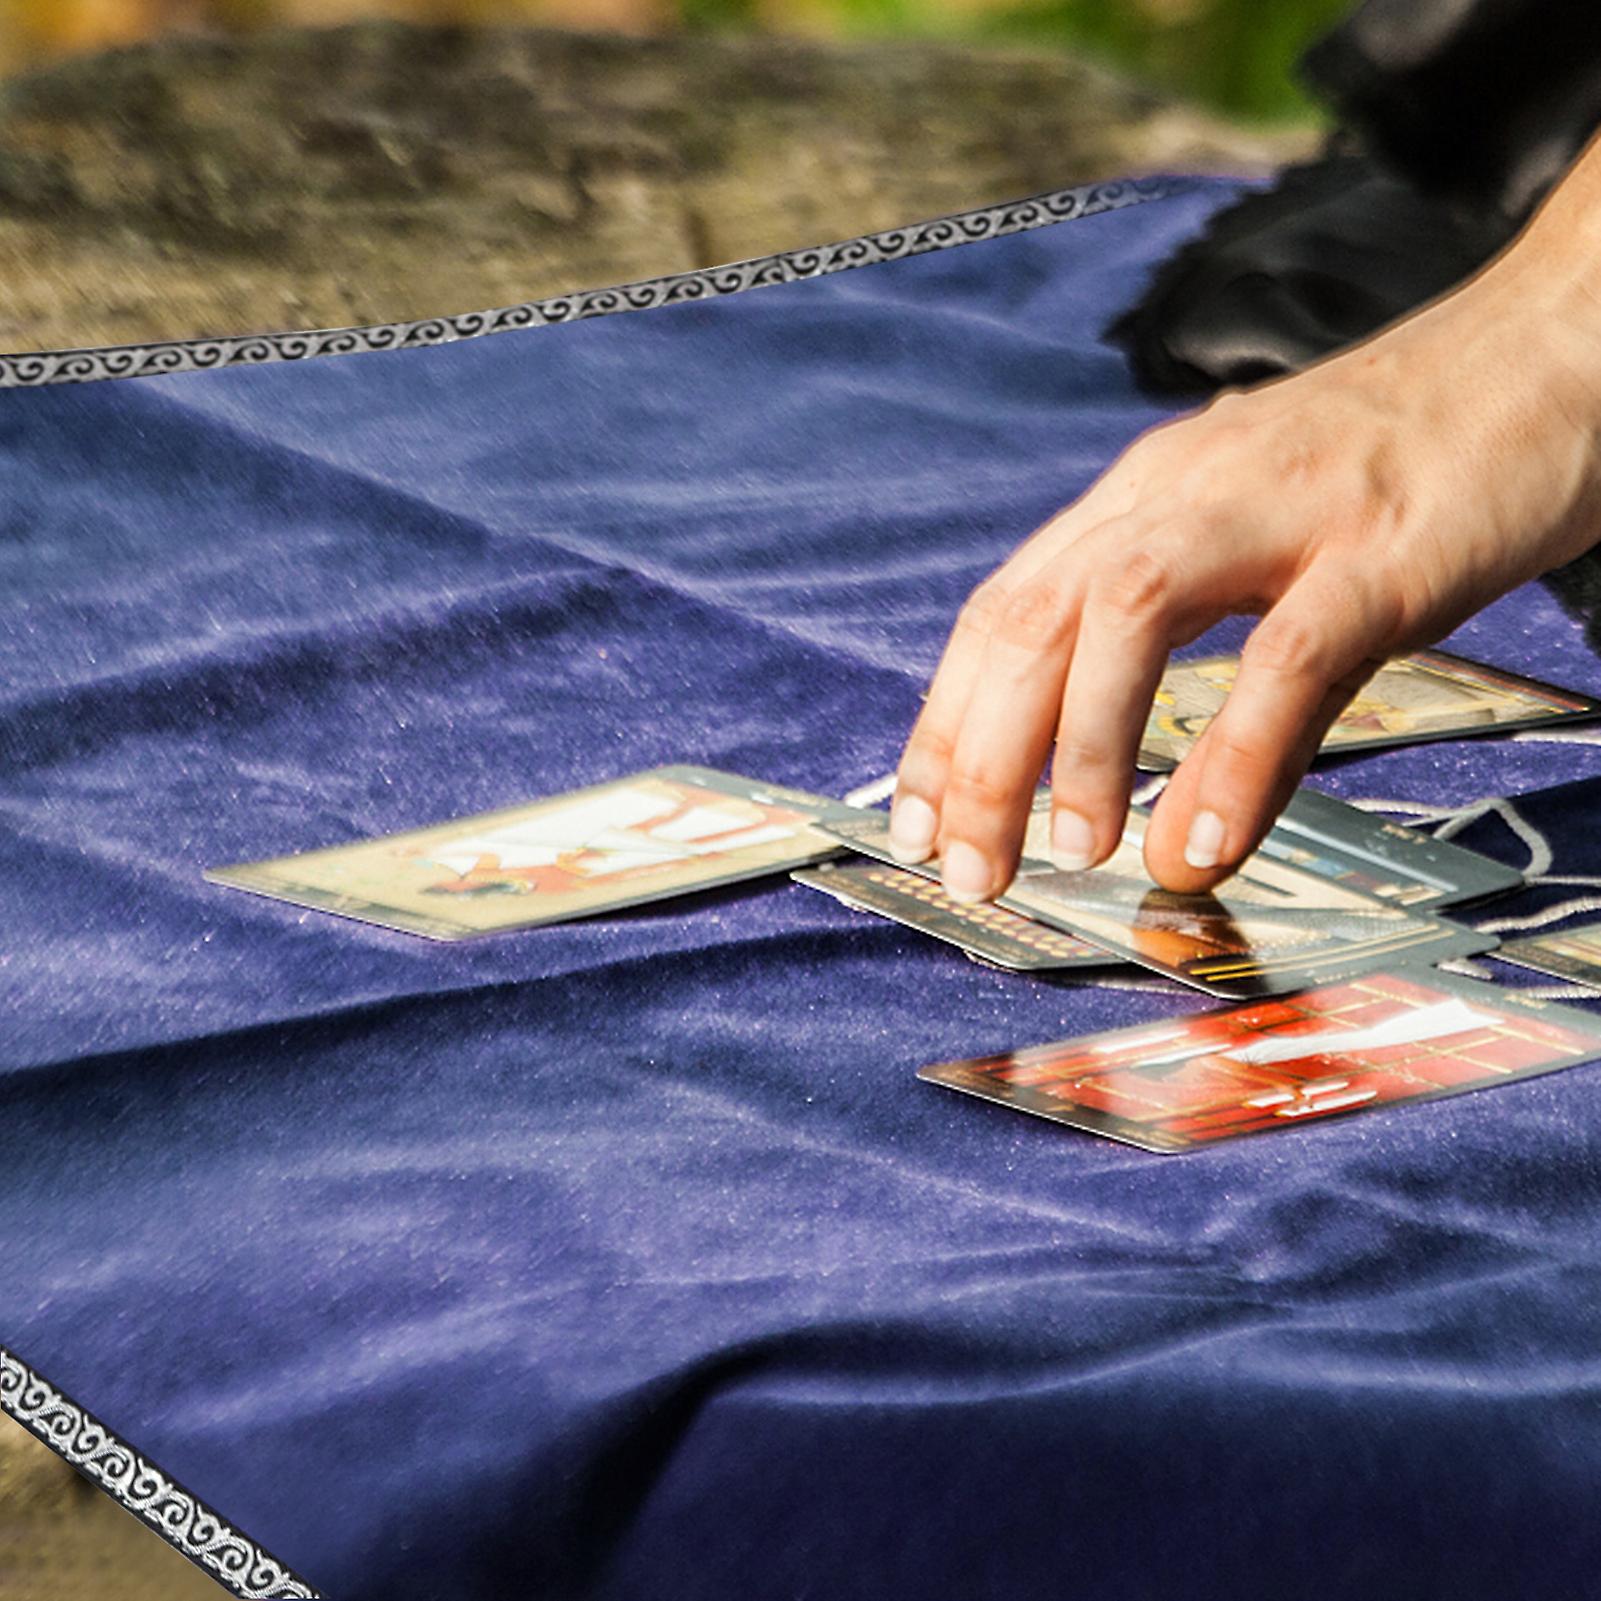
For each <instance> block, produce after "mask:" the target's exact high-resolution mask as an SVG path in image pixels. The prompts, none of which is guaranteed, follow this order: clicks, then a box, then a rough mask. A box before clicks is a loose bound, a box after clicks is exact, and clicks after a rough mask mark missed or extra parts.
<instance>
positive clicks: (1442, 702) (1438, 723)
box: [1139, 650, 1601, 773]
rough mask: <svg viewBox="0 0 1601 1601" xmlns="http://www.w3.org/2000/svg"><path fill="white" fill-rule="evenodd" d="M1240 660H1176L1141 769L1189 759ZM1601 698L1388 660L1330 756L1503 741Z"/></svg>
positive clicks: (1513, 676) (1463, 666) (1566, 717)
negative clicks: (1492, 738)
mask: <svg viewBox="0 0 1601 1601" xmlns="http://www.w3.org/2000/svg"><path fill="white" fill-rule="evenodd" d="M1239 665H1240V659H1239V657H1238V656H1205V657H1199V658H1197V659H1195V660H1192V661H1184V662H1174V663H1172V664H1171V665H1170V666H1169V667H1168V670H1167V671H1166V672H1165V673H1164V674H1163V675H1162V683H1161V687H1160V688H1159V689H1158V690H1157V692H1156V700H1155V703H1154V704H1153V705H1152V707H1151V715H1150V719H1149V721H1148V722H1147V723H1146V727H1145V737H1144V738H1143V739H1142V740H1141V742H1140V756H1139V765H1140V766H1141V767H1142V768H1144V769H1145V770H1146V771H1147V772H1158V773H1159V772H1165V771H1166V770H1167V769H1169V768H1171V767H1176V766H1177V765H1178V763H1179V762H1180V761H1182V760H1183V759H1184V757H1185V756H1186V755H1188V754H1189V751H1190V749H1191V747H1192V746H1193V745H1194V744H1195V742H1196V740H1197V739H1199V738H1200V737H1201V734H1202V732H1203V731H1204V730H1205V728H1206V725H1207V724H1208V723H1210V722H1211V721H1212V719H1213V718H1214V717H1215V716H1216V715H1217V714H1218V712H1219V711H1220V710H1221V709H1222V706H1223V702H1224V700H1225V699H1226V698H1227V696H1228V692H1229V690H1230V688H1231V687H1232V686H1233V683H1234V677H1235V674H1236V673H1237V672H1238V671H1239ZM1598 711H1601V700H1597V699H1595V698H1594V697H1592V696H1589V695H1583V694H1580V693H1578V692H1577V691H1575V690H1569V689H1558V688H1557V687H1556V686H1554V685H1552V684H1542V683H1540V682H1539V681H1538V680H1537V679H1533V678H1524V677H1522V676H1520V675H1519V674H1517V673H1509V672H1506V671H1504V670H1503V669H1502V668H1499V667H1487V666H1485V665H1484V664H1483V663H1481V662H1470V661H1468V660H1466V659H1465V658H1464V657H1461V656H1453V655H1450V654H1449V653H1448V652H1446V651H1443V650H1420V651H1417V652H1416V653H1415V654H1413V655H1411V656H1399V657H1397V658H1396V659H1395V660H1394V661H1391V662H1387V663H1386V664H1385V665H1384V666H1383V667H1381V668H1380V669H1379V671H1378V672H1377V673H1376V674H1374V676H1373V678H1372V679H1371V680H1369V682H1368V684H1367V686H1366V687H1365V688H1364V689H1363V690H1362V691H1361V693H1360V694H1359V695H1357V697H1356V699H1355V700H1353V701H1352V702H1351V704H1350V705H1349V706H1347V707H1346V709H1345V710H1344V711H1343V712H1341V713H1340V716H1339V718H1338V720H1337V721H1336V722H1335V724H1334V726H1333V727H1332V728H1331V729H1330V730H1329V731H1328V733H1327V734H1326V735H1325V736H1324V738H1323V744H1322V747H1321V750H1322V753H1323V754H1330V753H1334V752H1341V753H1343V752H1346V751H1356V750H1379V749H1383V748H1385V747H1387V746H1391V745H1415V744H1419V743H1421V742H1423V741H1425V740H1431V739H1460V738H1462V737H1464V736H1466V735H1469V734H1503V733H1508V732H1510V731H1512V730H1513V729H1518V728H1533V727H1536V726H1538V725H1540V724H1543V723H1558V722H1567V721H1570V720H1572V719H1576V718H1582V717H1593V716H1595V715H1596V713H1597V712H1598Z"/></svg>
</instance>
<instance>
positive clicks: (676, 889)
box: [206, 767, 854, 940]
mask: <svg viewBox="0 0 1601 1601" xmlns="http://www.w3.org/2000/svg"><path fill="white" fill-rule="evenodd" d="M852 815H854V814H853V813H852V812H851V811H850V809H849V808H848V807H846V806H844V805H843V804H841V803H840V802H838V801H831V800H827V799H825V798H823V797H822V796H818V795H807V794H804V793H802V792H800V791H798V790H790V789H783V788H781V787H779V786H778V785H774V784H763V783H759V782H758V781H756V780H755V779H749V778H741V777H738V776H737V775H735V774H732V773H720V772H715V771H713V770H712V769H710V768H705V767H659V768H656V769H654V770H653V771H650V772H645V773H637V774H635V775H633V776H632V777H629V778H621V779H617V780H615V781H613V782H612V783H609V784H597V785H596V786H594V787H593V788H591V789H582V790H575V791H573V792H572V793H570V794H566V795H557V796H553V797H551V798H550V799H548V800H542V801H534V802H532V803H530V804H528V805H525V806H514V807H510V808H508V809H507V810H505V811H499V812H487V813H483V814H481V815H479V816H476V817H464V818H460V819H458V820H457V821H455V822H452V823H441V824H437V825H435V826H433V827H431V828H422V829H417V830H415V831H413V832H410V833H405V834H391V835H387V836H385V837H383V838H380V839H372V840H363V841H360V842H358V843H356V844H353V845H336V846H334V847H332V848H331V849H328V850H319V851H308V852H306V853H304V854H302V855H298V856H284V857H279V858H277V859H276V860H273V861H266V862H251V863H245V864H242V865H239V866H233V867H221V868H215V869H212V870H209V871H208V872H207V873H206V877H207V878H208V879H210V880H211V881H212V882H213V883H217V884H226V885H230V886H232V887H234V888H237V889H245V890H250V891H252V892H254V893H255V894H258V895H267V896H270V897H272V898H274V899H276V900H284V901H291V902H293V903H294V904H296V905H298V906H309V907H312V908H314V909H316V910H318V911H324V912H335V913H338V914H339V915H340V916H342V917H352V918H356V919H358V920H360V921H362V922H366V923H376V924H378V925H380V926H381V927H384V928H394V929H400V930H402V931H404V932H406V933H411V934H423V935H426V936H428V937H429V938H431V939H443V940H454V939H467V938H470V937H472V936H474V935H478V934H490V933H496V932H498V931H500V930H503V929H512V928H532V927H535V926H536V925H539V924H545V923H556V922H562V921H565V920H567V919H569V918H575V917H587V916H589V915H591V914H593V913H596V912H603V911H615V910H618V909H619V908H622V907H625V906H637V905H640V904H641V903H643V902H646V901H654V900H660V899H663V898H664V897H666V896H670V895H681V894H685V893H688V892H690V891H693V890H701V889H709V888H712V887H714V886H716V885H721V884H733V883H738V882H739V881H740V880H742V879H747V878H755V877H758V876H761V875H763V874H767V873H777V872H784V871H787V870H788V869H789V868H792V867H798V866H801V865H803V864H805V863H807V862H818V861H822V860H824V859H825V858H826V857H829V856H833V855H836V854H837V853H838V851H839V842H838V841H837V840H834V839H832V838H830V837H829V836H827V835H825V834H823V833H821V832H819V831H818V830H817V829H816V828H815V827H814V824H815V823H817V822H818V820H819V819H822V818H840V817H848V816H852Z"/></svg>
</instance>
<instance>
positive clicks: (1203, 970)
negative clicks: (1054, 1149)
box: [825, 807, 1497, 1000]
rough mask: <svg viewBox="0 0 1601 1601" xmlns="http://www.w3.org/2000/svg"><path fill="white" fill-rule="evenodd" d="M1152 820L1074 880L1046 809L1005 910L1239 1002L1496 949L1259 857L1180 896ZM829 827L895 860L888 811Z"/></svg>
mask: <svg viewBox="0 0 1601 1601" xmlns="http://www.w3.org/2000/svg"><path fill="white" fill-rule="evenodd" d="M1146 819H1147V814H1146V813H1144V812H1143V811H1141V810H1140V809H1139V808H1137V807H1136V808H1134V809H1132V810H1131V811H1130V813H1129V820H1128V825H1127V828H1126V830H1125V833H1124V837H1123V842H1122V844H1121V845H1120V846H1119V848H1118V850H1117V851H1116V852H1115V853H1114V854H1113V856H1112V857H1111V859H1110V860H1109V861H1107V862H1104V863H1102V864H1101V866H1099V867H1094V868H1091V869H1089V870H1088V871H1087V872H1080V873H1064V872H1061V871H1060V870H1058V869H1057V868H1056V867H1054V866H1053V865H1052V864H1051V863H1050V861H1049V860H1047V859H1046V857H1045V837H1046V832H1047V829H1048V827H1049V819H1048V814H1047V813H1046V811H1045V810H1044V809H1043V808H1037V809H1036V810H1035V812H1034V813H1033V815H1032V817H1031V818H1030V820H1029V828H1028V833H1027V835H1026V836H1025V838H1024V842H1023V857H1022V862H1021V864H1020V866H1019V868H1018V873H1017V877H1016V878H1015V879H1013V881H1012V884H1011V886H1010V888H1009V889H1008V890H1007V891H1006V893H1005V894H1004V895H1002V896H1000V897H999V904H1000V905H1001V906H1004V907H1007V908H1009V909H1010V910H1012V911H1017V912H1022V913H1023V914H1024V915H1025V916H1028V917H1032V918H1034V919H1036V920H1037V921H1039V922H1042V923H1046V924H1048V925H1049V926H1051V927H1052V928H1059V929H1061V930H1062V931H1063V932H1064V933H1067V934H1072V935H1074V936H1075V937H1076V938H1078V939H1082V940H1085V941H1087V942H1088V943H1089V944H1091V945H1095V946H1098V947H1099V948H1100V949H1102V950H1104V951H1106V952H1107V953H1108V954H1110V955H1113V956H1116V957H1119V958H1121V959H1122V960H1124V961H1130V962H1137V963H1139V964H1140V966H1142V967H1148V968H1150V969H1151V970H1152V971H1153V972H1157V973H1161V974H1162V975H1164V976H1165V977H1167V978H1172V979H1176V980H1177V981H1178V982H1179V983H1181V984H1187V985H1190V986H1191V987H1192V988H1194V989H1199V990H1202V991H1204V992H1206V993H1208V994H1211V995H1219V996H1223V997H1225V998H1227V999H1230V1000H1249V999H1251V998H1253V997H1255V996H1259V995H1284V994H1288V993H1289V992H1290V991H1292V990H1297V989H1305V988H1306V987H1307V986H1308V985H1311V984H1319V983H1327V982H1330V981H1332V980H1334V979H1338V978H1347V977H1349V976H1351V975H1352V974H1355V973H1361V972H1367V971H1370V970H1371V969H1373V968H1376V967H1389V966H1393V965H1395V964H1397V963H1400V962H1423V963H1432V962H1439V961H1443V960H1445V959H1446V958H1448V957H1456V956H1470V955H1474V954H1477V953H1478V952H1481V951H1487V950H1492V949H1493V948H1494V947H1495V945H1496V943H1497V941H1496V939H1495V937H1494V936H1493V935H1489V934H1479V933H1476V932H1475V931H1474V930H1472V929H1469V928H1463V927H1461V926H1460V925H1459V924H1456V923H1449V922H1446V921H1445V920H1444V919H1443V918H1439V917H1435V916H1433V915H1431V914H1429V913H1427V912H1413V911H1410V910H1407V909H1405V908H1402V907H1398V906H1390V905H1385V904H1383V903H1381V902H1379V901H1376V900H1374V899H1373V898H1371V897H1370V896H1368V895H1365V894H1362V893H1360V892H1358V891H1356V890H1354V889H1351V888H1349V887H1347V886H1345V885H1343V884H1341V883H1339V882H1338V881H1337V880H1335V879H1332V878H1328V877H1320V876H1317V875H1316V874H1313V873H1311V872H1308V871H1306V870H1304V869H1303V868H1301V867H1298V866H1292V865H1291V864H1289V863H1287V862H1282V861H1275V860H1273V859H1272V858H1271V857H1268V856H1265V855H1264V854H1263V853H1262V852H1260V851H1259V852H1257V853H1256V855H1254V856H1253V857H1251V858H1250V859H1249V860H1248V861H1247V862H1246V863H1245V864H1244V865H1243V866H1242V867H1241V869H1240V870H1239V872H1238V873H1236V874H1235V876H1234V877H1233V878H1231V879H1229V880H1228V881H1227V882H1226V883H1224V884H1223V885H1221V886H1220V887H1219V889H1218V891H1217V892H1216V893H1215V894H1212V895H1173V894H1170V893H1169V892H1168V891H1166V890H1162V889H1159V888H1157V886H1156V885H1155V884H1154V883H1153V882H1152V881H1151V879H1150V877H1149V875H1148V874H1147V873H1146V871H1145V865H1144V862H1143V860H1142V856H1141V851H1142V848H1143V843H1144V831H1145V824H1146ZM825 827H826V828H827V830H828V831H829V832H830V833H832V834H834V835H836V836H837V837H838V838H840V839H841V840H843V841H845V842H846V843H847V844H849V845H851V846H852V847H853V848H854V849H856V850H858V851H861V852H863V853H864V854H866V855H870V856H876V857H879V858H880V859H892V858H890V852H889V840H888V826H887V818H886V816H885V814H884V813H882V812H873V813H865V812H864V813H858V814H857V815H856V816H855V817H854V818H852V819H849V820H847V821H840V820H837V819H830V820H829V821H828V823H827V824H826V825H825ZM915 871H918V872H920V873H923V874H927V875H933V874H937V873H938V871H939V867H938V863H937V862H927V863H922V864H920V865H919V866H918V867H917V868H916V869H915Z"/></svg>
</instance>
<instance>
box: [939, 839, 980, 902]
mask: <svg viewBox="0 0 1601 1601" xmlns="http://www.w3.org/2000/svg"><path fill="white" fill-rule="evenodd" d="M942 866H943V868H944V873H943V878H944V881H945V893H946V894H947V895H949V896H950V898H951V899H952V900H953V901H966V902H968V903H969V904H971V903H972V902H974V901H982V900H987V899H988V898H989V892H990V865H989V863H988V862H986V861H985V860H984V858H983V857H982V856H980V855H979V853H978V852H977V851H976V850H974V849H973V847H972V846H971V845H964V844H963V843H962V842H961V841H960V840H957V842H956V843H955V844H954V845H947V846H946V848H945V855H944V857H943V858H942Z"/></svg>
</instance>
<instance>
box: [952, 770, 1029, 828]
mask: <svg viewBox="0 0 1601 1601" xmlns="http://www.w3.org/2000/svg"><path fill="white" fill-rule="evenodd" d="M1016 800H1017V795H1016V793H1015V792H1014V790H1013V788H1012V786H1011V785H1009V784H1006V783H1004V782H1002V781H1001V780H999V779H997V778H995V777H994V776H993V775H992V774H990V773H987V772H985V771H984V770H983V769H981V768H975V767H959V768H957V769H956V771H954V772H953V773H952V774H951V776H950V779H949V781H948V782H947V784H946V786H945V806H946V810H947V813H949V814H955V815H959V816H960V817H961V819H962V820H964V821H966V820H970V819H972V818H973V817H985V816H990V815H993V814H995V813H997V812H1003V811H1005V810H1006V809H1007V808H1008V807H1010V806H1012V805H1013V804H1014V803H1015V802H1016Z"/></svg>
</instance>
